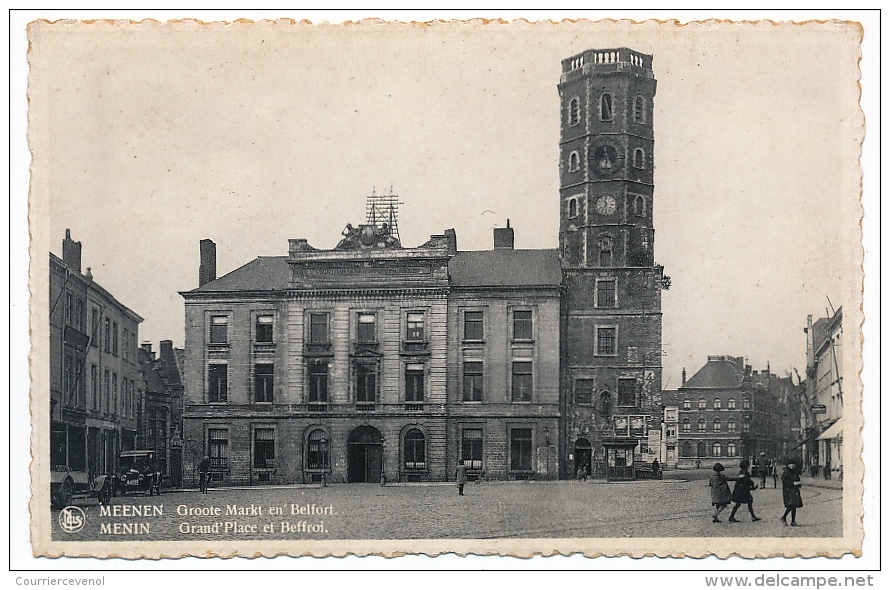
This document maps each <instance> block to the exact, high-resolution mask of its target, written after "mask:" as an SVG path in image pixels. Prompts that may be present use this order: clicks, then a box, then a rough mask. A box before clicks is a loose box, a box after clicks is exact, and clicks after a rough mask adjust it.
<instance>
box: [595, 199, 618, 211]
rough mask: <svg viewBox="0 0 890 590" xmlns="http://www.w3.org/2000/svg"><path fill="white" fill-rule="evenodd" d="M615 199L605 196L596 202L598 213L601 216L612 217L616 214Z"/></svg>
mask: <svg viewBox="0 0 890 590" xmlns="http://www.w3.org/2000/svg"><path fill="white" fill-rule="evenodd" d="M615 209H616V205H615V197H613V196H612V195H605V196H602V197H600V198H599V199H597V200H596V212H597V213H599V214H600V215H611V214H612V213H615Z"/></svg>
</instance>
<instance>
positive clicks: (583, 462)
mask: <svg viewBox="0 0 890 590" xmlns="http://www.w3.org/2000/svg"><path fill="white" fill-rule="evenodd" d="M592 455H593V447H591V446H590V441H589V440H587V439H586V438H579V439H578V440H576V441H575V476H577V475H578V470H579V469H583V470H584V475H590V466H591V459H592V458H593V457H592Z"/></svg>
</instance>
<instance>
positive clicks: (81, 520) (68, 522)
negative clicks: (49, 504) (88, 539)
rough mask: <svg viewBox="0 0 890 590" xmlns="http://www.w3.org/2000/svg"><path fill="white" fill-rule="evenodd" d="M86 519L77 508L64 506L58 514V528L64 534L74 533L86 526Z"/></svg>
mask: <svg viewBox="0 0 890 590" xmlns="http://www.w3.org/2000/svg"><path fill="white" fill-rule="evenodd" d="M86 521H87V517H86V515H85V514H84V513H83V510H81V509H80V508H78V507H77V506H66V507H65V508H63V509H62V511H61V512H59V526H60V527H62V530H63V531H65V532H66V533H76V532H77V531H79V530H80V529H82V528H83V525H84V524H86Z"/></svg>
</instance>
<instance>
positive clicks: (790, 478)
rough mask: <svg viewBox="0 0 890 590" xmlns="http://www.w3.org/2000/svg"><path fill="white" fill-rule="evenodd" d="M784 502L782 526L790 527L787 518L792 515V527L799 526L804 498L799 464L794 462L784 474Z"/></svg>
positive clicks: (786, 467)
mask: <svg viewBox="0 0 890 590" xmlns="http://www.w3.org/2000/svg"><path fill="white" fill-rule="evenodd" d="M782 500H783V501H784V502H785V514H783V515H782V524H784V525H785V526H788V520H787V518H788V514H791V526H797V509H798V508H800V507H801V506H803V498H801V497H800V474H798V473H797V463H794V462H793V461H792V462H791V463H789V464H788V465H786V466H785V470H784V471H783V472H782Z"/></svg>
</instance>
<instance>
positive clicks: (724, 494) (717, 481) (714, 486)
mask: <svg viewBox="0 0 890 590" xmlns="http://www.w3.org/2000/svg"><path fill="white" fill-rule="evenodd" d="M724 471H725V469H724V467H723V465H721V464H720V463H714V475H712V476H711V479H710V480H709V481H708V485H709V486H711V505H712V506H713V507H714V519H713V522H723V521H722V520H720V518H719V517H720V513H721V512H723V511H724V510H725V509H726V507H727V506H729V502H730V501H731V497H732V492H730V491H729V480H728V479H726V476H725V475H723V472H724Z"/></svg>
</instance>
